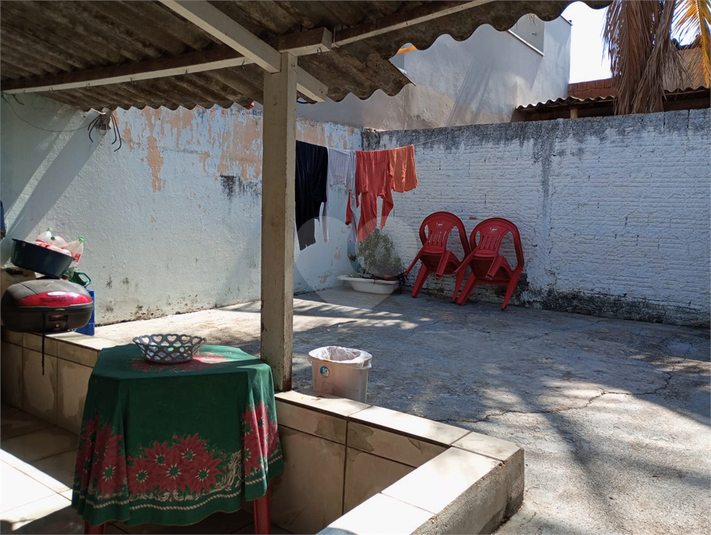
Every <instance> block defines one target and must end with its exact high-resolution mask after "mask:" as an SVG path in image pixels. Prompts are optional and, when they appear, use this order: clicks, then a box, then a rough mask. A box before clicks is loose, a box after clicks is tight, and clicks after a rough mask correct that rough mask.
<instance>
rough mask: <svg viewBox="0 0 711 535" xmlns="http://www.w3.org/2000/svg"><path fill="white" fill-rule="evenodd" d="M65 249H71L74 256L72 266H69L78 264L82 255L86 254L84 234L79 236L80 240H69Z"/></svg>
mask: <svg viewBox="0 0 711 535" xmlns="http://www.w3.org/2000/svg"><path fill="white" fill-rule="evenodd" d="M65 249H66V250H67V251H69V252H70V253H71V254H72V257H73V258H74V259H73V260H72V264H71V266H69V267H74V266H76V265H77V264H78V263H79V260H81V255H83V254H84V236H79V239H78V240H74V241H72V242H69V243H68V244H67V246H66V247H65Z"/></svg>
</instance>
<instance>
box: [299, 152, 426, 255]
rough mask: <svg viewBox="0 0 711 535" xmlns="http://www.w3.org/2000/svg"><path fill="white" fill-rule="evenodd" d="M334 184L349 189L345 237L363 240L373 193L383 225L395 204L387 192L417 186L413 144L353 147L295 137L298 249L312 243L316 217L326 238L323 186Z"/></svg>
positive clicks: (373, 221) (372, 223) (371, 225)
mask: <svg viewBox="0 0 711 535" xmlns="http://www.w3.org/2000/svg"><path fill="white" fill-rule="evenodd" d="M336 185H344V186H345V187H346V189H347V190H348V204H347V206H346V218H345V223H346V225H350V226H351V238H350V241H363V240H364V239H365V238H366V237H367V236H368V235H369V234H370V233H371V232H372V231H373V230H375V228H377V226H378V225H377V223H378V222H377V217H378V198H381V199H382V200H383V207H382V213H381V218H380V219H381V222H380V228H383V227H384V226H385V222H386V220H387V217H388V215H389V214H390V212H391V211H392V209H393V207H394V203H393V199H392V192H393V191H396V192H400V193H402V192H405V191H410V190H412V189H415V188H416V187H417V172H416V170H415V150H414V146H413V145H408V146H406V147H398V148H394V149H384V150H379V151H356V150H343V149H336V148H329V147H324V146H321V145H314V144H311V143H306V142H303V141H298V142H297V143H296V177H295V187H296V217H295V221H296V230H297V236H298V239H299V248H300V249H302V250H303V249H305V248H306V247H308V246H309V245H312V244H313V243H316V238H315V233H314V230H315V220H316V219H320V220H321V223H322V226H323V230H324V233H323V234H324V241H328V227H327V222H326V216H327V214H328V211H329V203H328V190H329V189H330V188H331V187H333V186H336ZM321 204H323V205H324V208H323V213H322V214H321V213H320V212H321V210H320V208H321ZM359 206H360V209H361V210H360V218H357V217H356V215H355V212H356V209H357V208H358V207H359ZM356 227H357V232H356Z"/></svg>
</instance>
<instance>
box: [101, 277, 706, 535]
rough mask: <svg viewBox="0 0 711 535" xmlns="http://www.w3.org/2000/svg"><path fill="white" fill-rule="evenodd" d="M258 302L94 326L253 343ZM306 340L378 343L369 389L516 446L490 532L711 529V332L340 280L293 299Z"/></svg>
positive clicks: (306, 343)
mask: <svg viewBox="0 0 711 535" xmlns="http://www.w3.org/2000/svg"><path fill="white" fill-rule="evenodd" d="M259 330H260V324H259V303H258V302H257V303H247V304H243V305H236V306H233V307H228V308H225V309H219V310H209V311H203V312H196V313H192V314H184V315H179V316H171V317H167V318H161V319H157V320H148V321H140V322H130V323H123V324H116V325H109V326H105V327H100V328H99V329H98V331H97V336H101V337H105V338H110V339H114V340H117V341H122V342H130V340H131V338H132V337H133V336H136V335H138V334H149V333H157V332H186V333H191V334H201V335H203V336H206V337H207V339H208V343H213V344H229V345H236V346H240V347H242V348H243V349H244V350H245V351H248V352H251V353H255V354H256V353H257V352H258V350H259ZM294 330H295V335H294V387H295V388H300V387H304V388H308V387H310V384H311V366H310V364H309V363H308V361H307V359H306V355H307V353H308V351H309V350H311V349H313V348H316V347H320V346H324V345H343V346H348V347H355V348H361V349H365V350H367V351H369V352H371V353H372V354H373V369H372V370H371V375H370V381H369V388H368V402H369V403H373V404H375V405H380V406H383V407H388V408H391V409H395V410H399V411H403V412H408V413H412V414H417V415H420V416H424V417H427V418H431V419H433V420H438V421H441V422H447V423H451V424H453V425H458V426H461V427H465V428H467V429H471V430H474V431H478V432H481V433H485V434H488V435H491V436H496V437H499V438H503V439H506V440H509V441H511V442H514V443H516V444H518V445H520V446H522V447H523V448H524V449H525V455H526V493H525V499H524V504H523V506H522V507H521V509H520V510H519V512H518V513H517V514H516V515H514V516H513V517H512V518H511V519H510V520H509V521H508V522H507V523H506V524H505V525H503V526H502V527H501V528H500V529H499V531H498V533H501V534H506V535H508V534H519V533H555V534H558V533H560V534H563V533H565V534H583V533H586V534H587V533H590V534H592V533H595V534H598V533H685V534H686V533H711V520H710V516H709V511H710V510H711V462H710V460H709V458H710V456H709V444H710V443H711V442H710V441H709V439H710V438H711V433H710V432H709V423H710V406H711V405H710V400H711V393H710V392H711V388H709V377H710V372H711V365H710V362H709V350H710V349H709V331H708V330H707V329H694V328H684V327H676V326H669V325H660V324H651V323H642V322H633V321H621V320H611V319H603V318H597V317H592V316H582V315H574V314H566V313H559V312H548V311H542V310H534V309H525V308H518V307H509V308H507V310H506V311H505V312H501V310H500V308H499V306H498V305H493V304H488V303H469V304H467V305H466V306H464V307H459V306H457V305H453V304H450V303H449V302H448V300H446V299H444V298H439V297H428V296H425V295H420V296H419V297H418V298H417V299H412V298H411V297H410V296H409V295H407V294H402V295H393V296H391V297H389V298H387V299H382V298H381V297H380V296H372V295H368V294H358V293H355V292H352V291H351V290H346V289H334V290H326V291H322V292H317V293H312V294H305V295H301V296H299V297H298V298H297V299H296V300H295V311H294Z"/></svg>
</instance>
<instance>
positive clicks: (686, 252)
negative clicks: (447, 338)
mask: <svg viewBox="0 0 711 535" xmlns="http://www.w3.org/2000/svg"><path fill="white" fill-rule="evenodd" d="M710 141H711V122H710V115H709V110H708V109H705V110H690V111H677V112H666V113H658V114H646V115H632V116H624V117H600V118H585V119H577V120H557V121H543V122H530V123H513V124H500V125H475V126H465V127H457V128H442V129H433V130H410V131H391V132H374V131H364V134H363V147H364V150H375V149H385V148H391V147H398V146H403V145H408V144H411V143H412V144H414V145H415V154H416V162H417V172H418V178H419V187H418V188H417V189H416V190H414V191H411V192H407V193H405V194H394V201H395V209H394V210H393V212H392V214H391V216H390V218H391V219H389V220H388V223H387V225H386V227H385V229H386V232H388V233H389V234H390V235H391V237H393V238H394V241H395V243H396V246H397V250H398V253H399V254H400V256H401V257H402V259H403V261H404V262H405V263H406V264H407V262H409V260H410V259H412V258H413V257H414V255H415V253H416V252H417V250H418V248H419V238H418V237H417V232H418V229H419V225H420V223H421V221H422V220H423V219H424V217H425V216H426V215H428V214H429V213H431V212H434V211H438V210H445V211H450V212H453V213H455V214H457V215H458V216H459V217H461V218H462V220H463V222H464V224H465V227H466V230H467V233H469V232H471V231H472V229H473V228H474V226H475V225H476V224H477V223H478V222H480V221H482V220H484V219H486V218H489V217H496V216H498V217H504V218H507V219H510V220H511V221H513V222H514V223H515V224H516V225H517V226H518V228H519V230H520V232H521V236H522V241H523V249H524V255H525V268H524V274H523V276H522V280H521V281H520V282H519V289H518V290H517V292H516V293H515V294H514V299H513V300H512V303H513V304H517V303H518V304H524V305H528V306H536V307H542V308H548V309H555V310H565V311H578V312H583V313H592V314H595V315H601V316H608V317H619V318H627V319H639V320H645V321H656V322H666V323H673V324H685V325H708V323H709V305H710V303H709V293H710V281H711V269H710V262H709V257H710V247H709V192H710V187H709V186H710V182H711V157H710V156H709V142H710ZM455 241H456V238H455ZM450 243H451V244H452V246H453V247H454V248H455V249H457V250H461V246H460V245H459V244H458V242H457V243H454V242H450ZM504 251H505V253H506V256H507V257H508V258H509V259H510V261H512V265H513V263H515V256H514V255H513V248H512V247H511V245H510V244H505V247H504ZM416 273H417V271H416V270H414V271H413V274H412V275H411V282H412V281H414V276H415V275H416ZM453 286H454V285H453V281H452V280H451V278H450V277H445V278H444V279H443V280H442V281H436V280H434V279H431V280H429V281H428V283H427V285H426V286H425V288H426V289H428V290H429V291H433V292H441V293H445V294H451V292H452V291H453ZM474 298H476V299H481V300H487V301H494V302H501V300H502V292H499V291H498V290H492V289H491V288H488V287H483V288H482V287H479V288H477V289H476V290H475V292H474Z"/></svg>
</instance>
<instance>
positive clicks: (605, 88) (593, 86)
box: [568, 78, 617, 98]
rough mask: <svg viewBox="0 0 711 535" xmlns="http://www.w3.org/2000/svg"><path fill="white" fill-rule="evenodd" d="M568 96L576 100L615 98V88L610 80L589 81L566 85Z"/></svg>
mask: <svg viewBox="0 0 711 535" xmlns="http://www.w3.org/2000/svg"><path fill="white" fill-rule="evenodd" d="M568 96H569V97H577V98H594V97H610V96H612V97H616V96H617V88H616V87H614V86H613V85H612V78H606V79H604V80H590V81H589V82H578V83H575V84H568Z"/></svg>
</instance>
